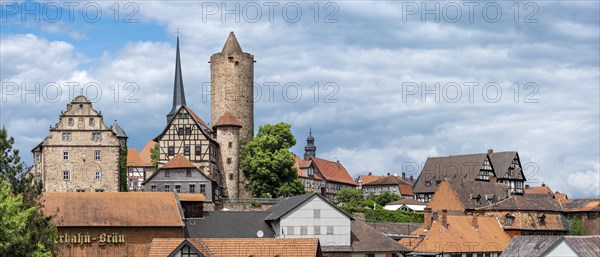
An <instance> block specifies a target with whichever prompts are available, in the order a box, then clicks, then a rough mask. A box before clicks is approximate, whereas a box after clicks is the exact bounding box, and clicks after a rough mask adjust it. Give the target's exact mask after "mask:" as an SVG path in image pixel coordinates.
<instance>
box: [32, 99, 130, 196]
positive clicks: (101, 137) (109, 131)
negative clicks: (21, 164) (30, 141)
mask: <svg viewBox="0 0 600 257" xmlns="http://www.w3.org/2000/svg"><path fill="white" fill-rule="evenodd" d="M126 144H127V135H126V134H125V131H123V129H122V128H121V127H120V126H119V125H118V124H116V122H115V124H113V125H112V126H111V127H107V126H106V125H105V124H104V120H103V119H102V113H101V112H99V111H96V110H94V108H92V103H91V102H90V101H89V100H88V99H87V98H86V97H85V96H82V95H80V96H77V97H75V99H73V101H71V103H70V104H67V110H66V111H61V114H60V116H59V120H58V123H57V124H56V125H54V126H50V135H49V136H47V137H46V138H45V139H44V140H43V141H42V142H41V143H40V144H38V145H37V146H36V147H35V148H34V149H33V150H32V152H33V159H34V166H33V174H34V176H35V177H36V178H38V179H40V180H41V181H42V182H43V184H44V191H46V192H75V191H77V192H104V191H107V192H116V191H119V159H120V158H121V155H120V151H119V150H120V148H121V146H125V145H126Z"/></svg>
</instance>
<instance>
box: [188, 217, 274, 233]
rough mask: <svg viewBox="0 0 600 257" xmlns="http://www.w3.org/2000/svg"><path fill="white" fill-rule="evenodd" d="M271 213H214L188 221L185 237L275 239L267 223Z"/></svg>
mask: <svg viewBox="0 0 600 257" xmlns="http://www.w3.org/2000/svg"><path fill="white" fill-rule="evenodd" d="M270 214H271V213H270V212H266V211H241V212H237V211H212V212H204V217H203V218H199V219H187V220H186V224H185V225H186V227H185V237H189V238H258V236H257V232H258V231H259V230H260V231H262V234H263V238H274V237H275V234H274V232H273V231H272V230H271V228H270V227H269V225H268V224H267V222H265V218H267V216H269V215H270Z"/></svg>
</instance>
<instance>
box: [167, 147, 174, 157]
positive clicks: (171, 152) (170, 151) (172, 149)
mask: <svg viewBox="0 0 600 257" xmlns="http://www.w3.org/2000/svg"><path fill="white" fill-rule="evenodd" d="M167 149H168V150H167V151H168V152H169V156H173V155H175V147H174V146H169V147H168V148H167Z"/></svg>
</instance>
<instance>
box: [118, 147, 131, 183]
mask: <svg viewBox="0 0 600 257" xmlns="http://www.w3.org/2000/svg"><path fill="white" fill-rule="evenodd" d="M119 191H121V192H127V191H129V187H128V186H127V145H126V144H125V145H122V146H121V147H120V148H119Z"/></svg>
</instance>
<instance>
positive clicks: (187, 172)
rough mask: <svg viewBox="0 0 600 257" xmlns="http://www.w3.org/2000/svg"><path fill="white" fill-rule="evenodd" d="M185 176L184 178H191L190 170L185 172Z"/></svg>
mask: <svg viewBox="0 0 600 257" xmlns="http://www.w3.org/2000/svg"><path fill="white" fill-rule="evenodd" d="M185 176H186V177H191V176H192V170H190V169H187V170H185Z"/></svg>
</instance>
